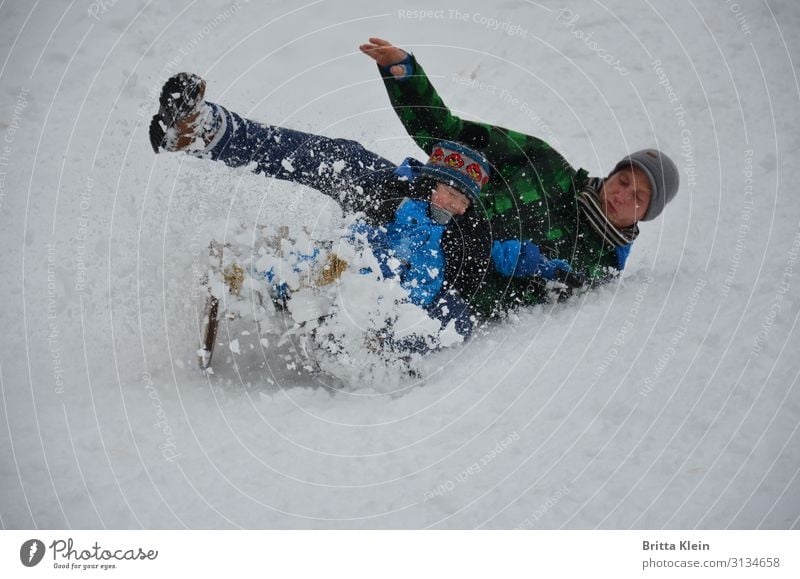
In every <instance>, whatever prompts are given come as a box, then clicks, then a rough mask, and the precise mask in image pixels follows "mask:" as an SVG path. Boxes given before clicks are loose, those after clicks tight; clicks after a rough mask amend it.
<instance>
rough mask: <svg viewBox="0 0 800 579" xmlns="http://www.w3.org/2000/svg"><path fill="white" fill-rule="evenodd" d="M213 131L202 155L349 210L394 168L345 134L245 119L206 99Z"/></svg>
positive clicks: (361, 203) (357, 206) (361, 202)
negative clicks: (331, 134) (320, 196)
mask: <svg viewBox="0 0 800 579" xmlns="http://www.w3.org/2000/svg"><path fill="white" fill-rule="evenodd" d="M208 106H209V107H211V110H212V113H213V117H214V119H213V123H214V127H215V134H214V136H213V138H212V139H211V141H210V142H209V143H208V145H207V147H206V148H205V150H203V151H197V152H194V154H196V155H198V156H204V157H210V158H211V159H214V160H217V161H222V162H224V163H225V164H227V165H229V166H231V167H243V166H248V165H251V164H252V165H253V171H254V172H256V173H260V174H263V175H266V176H268V177H273V178H276V179H283V180H286V181H292V182H294V183H300V184H302V185H306V186H308V187H312V188H313V189H316V190H318V191H320V192H321V193H324V194H325V195H328V196H330V197H333V198H334V199H336V200H337V201H339V203H340V204H341V205H342V206H343V208H344V209H345V210H349V211H361V210H362V208H363V206H364V204H365V203H366V199H367V197H368V195H364V190H367V191H370V190H374V189H375V188H376V187H379V186H380V182H381V181H382V180H384V179H386V178H388V177H389V176H390V174H391V172H392V171H394V169H395V168H396V167H395V165H394V163H392V162H391V161H389V160H388V159H385V158H383V157H381V156H380V155H378V154H376V153H373V152H372V151H369V150H367V149H365V148H364V147H363V146H362V145H361V144H360V143H358V142H356V141H351V140H347V139H331V138H329V137H324V136H322V135H314V134H310V133H304V132H301V131H295V130H292V129H287V128H284V127H277V126H270V125H265V124H261V123H257V122H254V121H250V120H247V119H244V118H242V117H241V116H239V115H238V114H236V113H234V112H232V111H229V110H227V109H226V108H225V107H222V106H220V105H217V104H214V103H208Z"/></svg>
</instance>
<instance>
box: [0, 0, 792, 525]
mask: <svg viewBox="0 0 800 579" xmlns="http://www.w3.org/2000/svg"><path fill="white" fill-rule="evenodd" d="M453 4H454V3H446V4H437V3H435V2H434V3H431V2H401V3H393V2H386V1H385V0H381V1H375V0H369V1H366V0H358V1H352V2H351V1H348V2H336V1H330V0H319V1H311V2H300V3H289V2H275V1H273V2H246V1H244V0H239V1H238V2H233V3H232V2H228V1H202V2H187V1H185V0H179V1H176V2H160V3H157V2H145V1H128V0H120V1H118V2H115V1H114V0H111V1H108V2H100V1H99V0H97V1H95V2H89V1H88V0H75V1H71V2H67V1H65V0H61V1H52V2H23V1H21V0H12V1H10V2H8V1H7V2H3V3H2V4H0V45H2V53H0V59H1V60H0V94H1V95H2V97H1V99H0V172H1V173H0V186H1V187H2V189H0V220H1V223H2V228H0V236H2V243H1V244H0V247H1V248H2V249H0V264H1V266H2V272H3V275H2V276H0V297H2V310H0V323H1V324H2V330H3V331H2V335H0V391H1V392H2V398H1V399H0V400H1V401H2V412H0V421H2V424H1V425H0V433H1V434H0V489H2V490H0V526H2V527H3V528H17V529H18V528H51V529H52V528H134V529H135V528H185V527H186V528H240V527H241V528H428V527H432V528H516V527H522V528H605V529H620V528H621V529H627V528H695V527H696V528H746V529H751V528H778V529H788V528H797V527H798V526H800V498H798V493H799V492H800V479H799V478H798V468H799V467H800V460H798V458H800V450H799V448H798V447H799V446H800V445H798V442H800V437H799V436H798V432H797V429H798V418H799V417H800V389H799V388H798V383H797V378H798V370H800V362H799V361H798V355H799V352H800V349H799V348H798V346H800V340H798V329H797V320H798V313H800V308H798V298H797V296H798V288H799V287H800V264H798V252H800V202H799V201H798V191H797V186H796V181H797V175H798V172H799V171H800V161H799V160H798V157H799V156H800V131H798V116H800V115H798V112H799V111H800V109H799V108H798V105H799V104H800V90H799V87H798V80H797V68H796V64H797V62H798V60H800V54H798V46H799V44H800V6H798V4H797V3H796V2H794V1H792V0H781V1H777V0H766V1H756V0H739V1H738V2H728V1H725V0H695V1H693V0H688V1H683V0H681V1H678V2H675V3H673V2H649V1H646V2H643V3H639V2H623V1H621V0H609V1H607V2H603V3H601V2H590V1H583V2H574V3H564V4H562V3H555V2H549V1H547V0H544V1H543V2H528V1H522V0H505V1H503V2H499V3H497V4H491V3H486V2H477V1H474V0H465V1H463V2H458V3H455V4H457V5H458V9H457V11H456V9H454V8H453ZM419 10H427V11H431V12H429V13H428V14H427V15H426V16H428V17H426V18H421V15H420V14H419V13H415V12H414V11H419ZM565 10H566V11H565ZM373 35H376V36H381V37H384V38H387V39H389V40H391V41H393V42H394V43H395V44H397V45H400V46H403V47H406V48H409V49H412V50H413V51H414V52H415V54H416V55H417V57H418V58H419V60H420V62H421V63H422V64H423V65H424V66H425V68H426V70H427V72H428V73H429V74H430V76H431V79H432V81H433V82H434V84H435V86H436V87H437V89H438V90H439V92H440V94H441V95H442V97H443V99H444V100H445V102H446V103H447V104H448V105H449V106H450V107H451V108H452V110H453V111H455V112H456V113H457V114H459V115H461V116H464V117H467V118H472V119H480V120H483V121H486V122H490V123H493V124H498V125H501V126H505V127H509V128H513V129H515V130H518V131H521V132H525V133H529V134H536V135H539V136H541V137H543V138H545V139H546V140H548V141H549V142H551V143H552V144H553V145H554V146H555V147H556V148H557V149H558V150H559V151H560V152H561V153H562V154H564V156H565V157H566V158H567V159H568V160H569V161H570V162H571V163H572V164H573V165H574V166H576V167H578V166H580V167H584V168H586V169H588V170H589V171H590V172H591V173H592V174H594V175H604V174H606V173H607V172H608V171H609V170H610V169H611V168H612V167H613V166H614V164H615V163H616V162H617V161H618V160H619V159H620V158H621V157H622V156H623V155H624V154H625V153H626V152H628V151H632V150H636V149H640V148H644V147H647V146H657V147H660V148H663V149H664V150H665V151H667V152H668V153H669V154H670V155H671V156H672V157H673V158H674V159H675V160H676V162H677V163H678V165H679V167H680V169H681V171H682V186H681V190H680V193H679V194H678V197H677V198H676V200H675V201H674V203H673V204H671V205H670V206H669V207H668V208H667V210H666V212H665V213H664V215H663V217H662V218H660V219H658V220H656V221H654V222H650V223H644V224H643V225H642V234H641V236H640V238H639V239H638V240H637V242H636V243H635V247H634V249H633V251H632V254H631V258H630V260H629V262H628V266H627V269H626V271H625V274H624V276H623V277H622V278H621V280H620V281H619V282H618V283H613V284H610V285H609V286H606V287H604V288H602V289H599V290H598V291H595V292H592V293H589V294H587V295H585V296H583V297H581V298H579V299H575V300H572V301H570V302H568V303H565V304H559V305H556V306H548V307H537V308H532V309H529V310H527V311H522V312H520V313H519V314H518V315H517V316H515V317H514V318H513V319H511V320H509V322H508V323H507V324H505V325H502V326H497V327H494V328H492V329H491V330H490V331H489V332H488V334H486V335H481V336H477V337H476V338H475V339H473V340H472V341H470V342H469V343H468V344H466V345H464V346H460V347H456V348H454V349H452V350H451V351H447V352H442V353H440V354H437V355H434V356H431V357H430V358H429V359H427V360H425V362H424V368H425V375H424V377H423V379H421V380H420V381H418V382H417V383H415V384H411V385H410V386H409V387H407V388H405V389H404V390H403V391H402V392H401V393H400V394H399V395H398V394H397V393H395V394H394V395H390V394H387V391H386V388H384V387H383V386H384V385H383V384H382V383H378V382H379V381H378V382H376V381H373V382H372V383H370V382H369V381H367V382H364V383H351V384H348V385H346V388H345V389H344V390H342V391H339V392H333V393H332V392H331V390H330V389H328V388H325V387H322V386H320V384H319V380H318V379H315V378H313V377H308V376H305V377H303V376H297V375H294V374H293V373H292V372H290V371H287V369H286V368H285V367H282V360H281V359H280V358H278V359H267V362H268V366H266V367H265V368H257V364H256V362H258V361H262V362H263V361H264V360H263V359H262V358H261V357H260V356H261V354H260V352H259V353H258V356H255V355H253V354H252V353H251V354H248V355H250V356H251V358H250V359H248V360H247V364H244V365H243V364H239V365H238V366H237V367H233V365H232V364H229V366H230V367H229V369H228V370H227V371H223V370H220V371H218V372H217V373H216V374H214V375H208V376H207V375H204V374H203V373H202V372H201V371H200V370H199V369H198V368H197V366H196V362H195V355H194V353H195V350H196V349H197V332H198V308H199V305H200V302H201V300H199V299H198V298H197V297H196V296H197V286H196V284H197V275H196V274H197V271H198V268H199V267H200V266H199V265H198V264H200V263H201V261H202V260H203V259H205V253H204V249H205V246H206V244H207V243H208V240H209V238H210V235H224V234H225V231H227V230H228V229H229V228H232V227H234V226H239V224H244V225H245V226H246V227H252V226H253V225H255V224H256V223H266V224H271V225H274V226H278V225H282V224H288V225H290V226H295V227H300V226H303V225H305V226H306V227H307V228H310V229H312V230H314V229H320V228H324V227H332V226H335V224H336V223H337V222H338V220H339V219H340V213H339V211H338V209H336V205H335V204H334V203H333V202H331V201H330V200H328V199H326V198H324V197H323V196H321V195H320V194H318V193H316V192H314V191H311V190H308V189H303V188H301V187H299V186H294V185H291V184H287V183H282V182H277V181H269V180H267V179H264V178H262V177H258V176H255V175H252V174H248V173H247V172H245V171H232V170H230V169H228V168H227V167H225V166H223V165H222V164H215V163H212V162H209V161H204V160H199V159H194V158H189V157H187V156H185V155H175V154H173V155H169V154H165V155H159V156H155V155H153V153H152V150H151V149H150V145H149V143H148V139H147V124H148V122H149V118H150V115H151V114H153V112H155V102H156V98H157V91H158V89H159V87H160V85H161V83H162V82H163V81H164V80H165V78H166V77H167V76H169V75H170V74H171V73H174V72H177V71H179V70H187V71H193V72H196V73H198V74H200V75H202V76H203V77H204V78H206V79H207V81H208V92H207V98H208V99H209V100H212V101H215V102H219V103H222V104H224V105H226V106H227V107H229V108H230V109H232V110H234V111H237V112H239V113H241V114H243V115H244V116H247V117H249V118H253V119H257V120H261V121H264V122H269V123H273V124H283V125H285V126H288V127H291V128H296V129H301V130H307V131H315V132H319V133H322V134H325V135H329V136H334V137H344V138H350V139H356V140H358V141H360V142H362V143H364V145H365V146H367V147H368V148H371V149H373V150H375V151H377V152H378V153H380V154H382V155H384V156H386V157H388V158H390V159H392V160H393V161H395V162H399V161H400V160H401V159H402V158H403V157H405V156H409V155H414V156H417V157H418V158H422V159H424V154H423V153H422V151H421V150H419V149H418V148H416V146H415V145H414V144H413V142H412V141H411V140H410V138H408V137H407V136H406V135H405V133H404V131H403V129H402V127H401V125H400V123H399V121H398V120H397V119H396V117H395V115H394V113H393V111H392V109H391V108H390V106H389V103H388V98H387V97H386V95H385V92H384V88H383V86H382V83H381V82H380V80H379V77H378V74H377V71H376V69H375V67H374V65H373V63H372V61H370V60H369V59H368V58H366V57H365V56H364V55H362V54H360V53H359V52H358V50H357V46H358V44H360V43H361V42H363V41H365V40H366V39H367V38H368V37H369V36H373ZM589 35H591V36H589ZM659 62H660V64H659ZM193 296H194V297H193ZM357 297H358V296H354V299H355V300H357ZM223 337H224V338H225V339H228V338H230V339H238V336H234V335H231V336H223ZM224 350H225V348H223V347H220V351H221V352H223V353H222V354H220V357H224V356H225V354H224ZM244 354H245V353H243V355H244ZM227 355H228V357H230V351H229V350H228V353H227ZM284 366H285V365H284ZM237 368H238V369H239V370H240V373H239V374H237V372H236V369H237ZM256 370H257V371H256ZM270 370H272V372H270ZM240 377H241V379H240ZM269 380H272V382H273V383H272V384H271V383H270V382H269Z"/></svg>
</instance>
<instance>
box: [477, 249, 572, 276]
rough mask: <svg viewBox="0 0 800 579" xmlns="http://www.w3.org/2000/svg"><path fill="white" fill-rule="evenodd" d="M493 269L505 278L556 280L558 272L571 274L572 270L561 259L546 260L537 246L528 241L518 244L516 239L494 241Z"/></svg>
mask: <svg viewBox="0 0 800 579" xmlns="http://www.w3.org/2000/svg"><path fill="white" fill-rule="evenodd" d="M492 261H493V262H494V268H495V270H496V271H497V273H499V274H500V275H503V276H505V277H532V276H538V277H542V278H544V279H548V280H553V279H556V275H557V274H558V272H559V271H564V272H567V273H568V272H571V271H572V268H571V267H570V265H569V264H568V263H567V262H566V261H564V260H563V259H547V258H546V257H544V256H543V255H542V253H541V251H540V250H539V246H538V245H536V244H535V243H533V242H532V241H530V240H528V241H525V242H523V243H520V241H519V240H517V239H509V240H507V241H495V242H494V243H492Z"/></svg>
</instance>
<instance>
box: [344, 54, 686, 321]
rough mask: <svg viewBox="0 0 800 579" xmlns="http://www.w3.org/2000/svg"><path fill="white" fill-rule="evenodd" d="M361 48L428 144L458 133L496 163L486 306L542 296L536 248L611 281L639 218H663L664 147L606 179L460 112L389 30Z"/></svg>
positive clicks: (484, 201)
mask: <svg viewBox="0 0 800 579" xmlns="http://www.w3.org/2000/svg"><path fill="white" fill-rule="evenodd" d="M360 49H361V50H362V51H363V52H364V53H365V54H367V55H368V56H370V57H371V58H373V59H374V60H375V61H376V62H377V64H378V67H379V69H380V72H381V75H382V77H383V80H384V83H385V85H386V89H387V91H388V93H389V99H390V101H391V103H392V106H393V107H394V109H395V111H396V112H397V115H398V116H399V118H400V120H401V121H402V123H403V125H404V126H405V128H406V130H407V131H408V134H409V135H410V136H411V137H412V138H413V139H414V141H415V142H416V143H417V144H418V145H419V146H420V147H421V148H422V149H424V150H425V151H427V152H430V149H431V146H432V144H433V143H434V142H436V141H438V140H442V139H447V140H454V141H458V142H461V143H464V144H465V145H467V146H470V147H472V148H473V149H475V150H477V151H480V152H481V153H482V154H483V155H484V156H485V157H486V159H487V160H488V161H489V164H490V165H491V166H492V179H491V180H490V181H489V183H487V185H486V186H485V187H484V188H483V189H482V190H481V198H480V202H481V206H482V209H483V210H484V212H485V215H486V217H487V218H489V219H491V220H492V221H493V222H495V223H498V222H500V223H502V224H503V225H502V227H499V228H495V232H494V241H495V244H494V245H495V247H494V251H493V255H494V256H495V258H496V259H495V267H494V268H493V270H489V272H488V273H487V276H486V279H485V280H484V282H483V283H482V286H481V289H480V290H479V291H478V292H477V293H476V295H475V296H474V299H472V300H471V304H472V305H473V307H474V308H475V309H476V310H479V311H482V312H483V313H488V312H492V311H494V310H495V308H496V305H497V304H498V303H502V304H503V306H504V307H509V306H513V305H517V304H532V303H538V302H540V301H541V300H542V294H541V292H539V291H535V289H536V287H537V286H536V284H534V285H533V286H532V285H531V283H530V281H531V278H530V276H528V275H525V273H526V269H525V268H524V267H523V268H521V269H520V267H519V266H520V265H521V264H522V263H524V262H525V257H526V255H527V254H531V255H545V256H547V257H549V258H551V259H561V260H565V261H566V262H568V263H569V264H570V266H572V269H573V271H574V272H575V274H576V276H575V278H578V276H582V278H583V279H584V280H585V284H586V285H587V286H594V285H597V284H600V283H602V282H605V281H608V280H609V279H611V278H613V277H614V276H615V275H617V274H618V273H619V272H620V271H621V270H622V269H623V268H624V267H625V261H626V259H627V257H628V253H629V252H630V249H631V244H632V243H633V241H634V240H635V239H636V237H637V236H638V235H639V228H638V223H639V221H650V220H652V219H655V218H656V217H657V216H658V215H660V214H661V212H662V211H663V210H664V207H665V206H666V204H667V203H669V202H670V201H671V200H672V199H673V198H674V197H675V194H676V193H677V191H678V184H679V173H678V169H677V167H676V166H675V163H673V162H672V160H671V159H670V158H669V157H667V155H665V154H664V153H662V152H660V151H658V150H656V149H645V150H642V151H637V152H635V153H632V154H631V155H629V156H627V157H625V158H624V159H622V160H621V161H620V162H619V163H617V165H616V166H615V167H614V169H613V170H612V171H611V173H610V174H609V175H608V177H606V178H590V177H589V175H588V173H587V172H586V171H585V170H583V169H579V170H575V169H574V168H573V167H572V166H571V165H570V164H569V163H567V162H566V160H565V159H564V158H563V157H562V156H561V155H560V154H559V153H558V152H557V151H555V150H553V149H552V148H551V147H550V145H548V144H547V143H545V142H544V141H542V140H540V139H538V138H536V137H532V136H529V135H524V134H522V133H518V132H515V131H512V130H508V129H504V128H501V127H496V126H492V125H488V124H484V123H478V122H474V121H468V120H464V119H461V118H459V117H457V116H455V115H453V114H452V113H451V112H450V111H449V110H448V108H447V107H446V106H445V105H444V103H443V102H442V99H441V98H440V97H439V95H438V94H437V93H436V91H435V89H434V88H433V86H432V85H431V83H430V81H429V80H428V78H427V76H426V75H425V72H424V70H423V69H422V67H421V66H420V64H419V63H418V62H417V60H416V59H415V57H414V56H413V55H410V54H408V53H406V52H405V51H403V50H402V49H400V48H397V47H395V46H392V44H391V43H389V42H388V41H386V40H382V39H380V38H370V39H369V42H367V43H365V44H362V45H361V46H360ZM505 240H512V241H511V242H510V243H506V244H505V245H503V242H504V241H505ZM498 245H499V246H500V247H498ZM498 259H500V263H498ZM509 276H511V277H509ZM520 278H522V279H520Z"/></svg>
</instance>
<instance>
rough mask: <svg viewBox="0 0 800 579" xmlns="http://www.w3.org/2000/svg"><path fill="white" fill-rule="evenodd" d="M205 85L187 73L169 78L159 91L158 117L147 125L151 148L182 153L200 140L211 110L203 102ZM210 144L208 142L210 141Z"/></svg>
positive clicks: (156, 115) (202, 81) (196, 77)
mask: <svg viewBox="0 0 800 579" xmlns="http://www.w3.org/2000/svg"><path fill="white" fill-rule="evenodd" d="M205 91H206V82H205V81H204V80H203V79H202V78H200V77H199V76H197V75H196V74H191V73H188V72H180V73H178V74H176V75H174V76H172V77H170V79H169V80H167V82H165V83H164V86H163V88H162V89H161V97H160V98H159V99H158V102H159V109H158V113H156V114H155V115H153V119H152V120H151V121H150V144H151V145H152V146H153V151H155V152H156V153H158V152H159V150H160V149H164V150H166V151H181V150H185V149H188V148H189V147H190V145H193V144H195V142H196V141H197V139H198V137H200V138H203V137H205V136H206V135H204V134H203V133H204V130H203V129H204V128H205V125H206V121H207V120H208V119H207V117H208V116H209V113H210V110H209V107H208V105H207V104H206V103H205V101H204V100H203V97H204V96H205ZM209 140H210V139H209Z"/></svg>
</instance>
